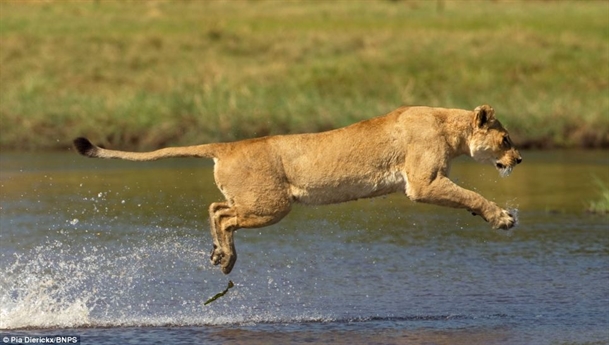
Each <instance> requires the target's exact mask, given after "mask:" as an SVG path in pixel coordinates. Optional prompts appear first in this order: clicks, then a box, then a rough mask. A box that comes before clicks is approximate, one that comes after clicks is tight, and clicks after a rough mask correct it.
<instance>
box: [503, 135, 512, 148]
mask: <svg viewBox="0 0 609 345" xmlns="http://www.w3.org/2000/svg"><path fill="white" fill-rule="evenodd" d="M502 144H503V146H505V147H510V139H508V137H507V136H505V137H503V143H502Z"/></svg>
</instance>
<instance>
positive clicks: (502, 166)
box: [495, 162, 514, 177]
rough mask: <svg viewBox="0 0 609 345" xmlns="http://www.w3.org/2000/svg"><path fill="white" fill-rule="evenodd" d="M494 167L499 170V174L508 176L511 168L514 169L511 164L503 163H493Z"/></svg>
mask: <svg viewBox="0 0 609 345" xmlns="http://www.w3.org/2000/svg"><path fill="white" fill-rule="evenodd" d="M495 167H497V170H499V175H501V177H508V176H510V174H511V173H512V170H514V167H513V166H507V165H505V164H503V163H499V162H497V163H495Z"/></svg>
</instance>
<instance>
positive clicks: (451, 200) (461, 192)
mask: <svg viewBox="0 0 609 345" xmlns="http://www.w3.org/2000/svg"><path fill="white" fill-rule="evenodd" d="M415 181H416V180H415ZM415 181H412V182H415ZM406 194H407V195H408V197H409V198H410V199H411V200H413V201H420V202H425V203H430V204H435V205H442V206H449V207H454V208H465V209H467V210H469V211H471V212H473V213H475V214H477V215H480V216H481V217H482V218H484V220H486V221H487V222H489V223H491V226H492V227H493V228H495V229H509V228H511V227H513V226H514V224H515V222H516V220H515V219H514V217H513V216H512V215H511V214H510V213H509V212H508V211H506V210H504V209H502V208H500V207H499V206H497V204H495V203H494V202H492V201H489V200H487V199H485V198H484V197H483V196H482V195H480V194H478V193H476V192H473V191H471V190H468V189H465V188H461V187H459V186H457V185H456V184H454V183H453V182H452V181H451V180H450V179H449V178H448V177H445V176H441V175H438V176H437V177H436V178H435V179H433V180H432V181H431V182H429V183H414V184H411V183H409V184H408V185H407V190H406Z"/></svg>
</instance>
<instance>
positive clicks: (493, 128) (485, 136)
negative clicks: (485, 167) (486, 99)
mask: <svg viewBox="0 0 609 345" xmlns="http://www.w3.org/2000/svg"><path fill="white" fill-rule="evenodd" d="M472 126H473V131H472V135H471V137H470V139H469V152H470V156H472V157H473V158H474V159H475V160H477V161H478V162H482V163H491V164H493V165H494V166H495V167H496V168H497V170H499V174H501V176H503V177H505V176H508V175H509V174H510V173H511V172H512V169H514V167H515V166H516V164H520V162H522V157H520V153H519V152H518V150H516V148H515V147H514V144H513V143H512V140H511V139H510V135H509V133H508V131H507V130H506V129H505V128H503V126H502V125H501V123H500V122H499V120H497V119H496V118H495V110H493V108H491V107H490V106H488V105H481V106H479V107H477V108H476V109H474V120H473V124H472Z"/></svg>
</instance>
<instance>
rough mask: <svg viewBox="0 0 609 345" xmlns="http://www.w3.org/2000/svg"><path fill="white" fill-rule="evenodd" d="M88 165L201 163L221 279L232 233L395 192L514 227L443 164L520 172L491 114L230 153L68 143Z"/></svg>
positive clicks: (394, 116) (411, 115)
mask: <svg viewBox="0 0 609 345" xmlns="http://www.w3.org/2000/svg"><path fill="white" fill-rule="evenodd" d="M75 145H76V147H77V148H78V150H79V151H80V152H81V153H82V154H84V155H86V156H89V157H99V158H120V159H128V160H138V161H142V160H155V159H160V158H166V157H209V158H213V159H214V161H215V163H216V164H215V167H214V178H215V181H216V184H217V186H218V188H219V189H220V191H221V192H222V194H223V195H224V197H225V198H226V200H225V201H223V202H214V203H212V204H211V205H210V207H209V216H210V223H211V234H212V237H213V245H214V246H213V247H214V248H213V250H212V253H211V261H212V263H213V264H215V265H218V264H221V267H222V271H223V272H224V273H226V274H228V273H230V271H231V270H232V268H233V266H234V264H235V261H236V258H237V254H236V251H235V246H234V240H233V232H234V231H235V230H237V229H239V228H257V227H263V226H267V225H270V224H274V223H276V222H278V221H280V220H281V219H282V218H283V217H284V216H285V215H287V214H288V213H289V212H290V209H291V207H292V204H293V203H295V202H300V203H304V204H311V205H320V204H332V203H339V202H345V201H350V200H356V199H359V198H370V197H375V196H379V195H384V194H389V193H394V192H403V193H405V194H406V195H407V196H408V197H409V198H410V199H412V200H413V201H419V202H425V203H430V204H436V205H442V206H449V207H457V208H464V209H467V210H469V211H471V212H473V213H474V214H478V215H480V216H482V218H484V219H485V220H486V221H488V222H490V223H491V225H492V226H493V227H494V228H501V229H509V228H511V227H512V226H514V223H515V219H514V217H513V216H512V215H511V214H509V213H508V211H506V210H504V209H501V208H500V207H499V206H497V205H496V204H495V203H493V202H491V201H488V200H487V199H485V198H484V197H482V196H481V195H479V194H478V193H475V192H472V191H470V190H467V189H463V188H461V187H459V186H457V185H455V184H454V183H453V182H451V181H450V180H449V179H448V172H449V167H450V161H451V159H453V158H455V157H457V156H460V155H463V154H467V155H470V156H471V157H473V158H474V159H476V160H478V161H481V162H487V163H491V164H493V165H495V166H496V167H497V169H498V170H499V171H500V172H501V173H502V175H507V174H509V172H511V170H512V168H513V167H514V166H515V165H516V164H518V163H520V161H521V157H520V154H519V153H518V151H517V150H516V149H515V148H514V147H513V145H512V142H511V140H510V139H509V136H508V133H507V131H506V130H505V129H504V128H503V127H502V126H501V124H500V123H499V121H498V120H497V119H496V118H495V115H494V110H493V109H492V108H491V107H490V106H488V105H483V106H480V107H477V108H476V109H475V110H474V111H467V110H459V109H444V108H429V107H410V108H408V107H402V108H399V109H396V110H394V111H392V112H391V113H389V114H387V115H385V116H381V117H377V118H373V119H370V120H366V121H362V122H358V123H355V124H353V125H350V126H348V127H344V128H340V129H336V130H332V131H328V132H322V133H315V134H295V135H277V136H269V137H263V138H258V139H250V140H243V141H237V142H230V143H215V144H205V145H198V146H189V147H176V148H165V149H161V150H157V151H152V152H145V153H136V152H124V151H114V150H106V149H102V148H99V147H97V146H94V145H92V144H91V143H90V142H89V141H88V140H87V139H84V138H79V139H76V140H75Z"/></svg>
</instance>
